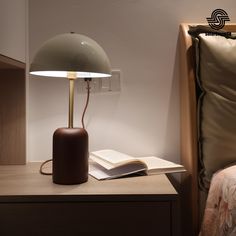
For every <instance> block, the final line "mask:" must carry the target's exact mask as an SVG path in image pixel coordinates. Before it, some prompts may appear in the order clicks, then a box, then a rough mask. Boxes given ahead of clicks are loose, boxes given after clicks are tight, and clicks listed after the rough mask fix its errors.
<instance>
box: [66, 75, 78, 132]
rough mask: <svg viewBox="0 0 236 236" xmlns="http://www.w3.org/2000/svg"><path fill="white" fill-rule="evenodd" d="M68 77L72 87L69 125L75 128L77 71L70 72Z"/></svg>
mask: <svg viewBox="0 0 236 236" xmlns="http://www.w3.org/2000/svg"><path fill="white" fill-rule="evenodd" d="M67 78H68V79H69V82H70V89H69V120H68V127H69V128H73V117H74V87H75V81H74V80H75V79H76V73H75V72H68V73H67Z"/></svg>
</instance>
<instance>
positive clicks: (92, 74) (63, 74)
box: [30, 71, 111, 78]
mask: <svg viewBox="0 0 236 236" xmlns="http://www.w3.org/2000/svg"><path fill="white" fill-rule="evenodd" d="M30 74H32V75H39V76H49V77H64V78H67V71H31V72H30ZM110 76H111V75H110V74H104V73H95V72H83V71H79V72H76V78H104V77H110Z"/></svg>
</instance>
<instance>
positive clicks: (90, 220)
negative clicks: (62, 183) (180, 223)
mask: <svg viewBox="0 0 236 236" xmlns="http://www.w3.org/2000/svg"><path fill="white" fill-rule="evenodd" d="M171 209H172V208H171V202H168V201H167V202H155V201H154V202H130V201H128V202H62V203H53V202H50V203H11V204H7V203H2V204H0V222H1V227H0V235H1V236H5V235H18V236H21V235H24V236H25V235H45V236H46V235H56V236H60V235H63V236H64V235H68V236H73V235H76V236H77V235H81V236H90V235H91V236H92V235H102V236H108V235H109V236H126V235H127V236H128V235H129V236H132V235H138V236H139V235H140V236H144V235H145V236H146V235H148V236H152V235H157V236H170V235H171ZM9 222H11V223H10V225H9Z"/></svg>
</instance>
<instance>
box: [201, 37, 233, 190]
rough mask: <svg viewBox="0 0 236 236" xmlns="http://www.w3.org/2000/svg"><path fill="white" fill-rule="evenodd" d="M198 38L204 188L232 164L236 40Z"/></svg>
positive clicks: (202, 180)
mask: <svg viewBox="0 0 236 236" xmlns="http://www.w3.org/2000/svg"><path fill="white" fill-rule="evenodd" d="M198 39H199V40H198V43H197V47H196V48H197V58H198V59H197V62H198V63H197V77H198V82H199V85H200V87H201V89H202V94H201V96H200V97H199V102H198V117H199V119H198V122H199V123H198V126H199V147H200V163H201V168H202V169H201V171H200V183H202V186H203V187H204V188H205V189H207V188H209V183H210V180H211V177H212V175H213V174H214V173H215V172H216V171H217V170H219V169H221V168H224V167H226V166H228V165H230V164H232V163H234V162H235V163H236V40H235V39H231V38H225V37H223V36H216V35H214V36H212V35H210V36H209V35H206V34H200V35H199V37H198Z"/></svg>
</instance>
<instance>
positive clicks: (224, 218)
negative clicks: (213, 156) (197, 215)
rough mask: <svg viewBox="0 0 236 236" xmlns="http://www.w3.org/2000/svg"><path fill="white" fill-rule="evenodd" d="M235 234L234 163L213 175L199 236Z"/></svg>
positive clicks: (235, 189)
mask: <svg viewBox="0 0 236 236" xmlns="http://www.w3.org/2000/svg"><path fill="white" fill-rule="evenodd" d="M235 235H236V165H234V166H231V167H228V168H225V169H223V170H220V171H218V172H216V173H215V174H214V175H213V178H212V181H211V185H210V189H209V194H208V198H207V202H206V208H205V212H204V218H203V222H202V227H201V232H200V234H199V236H235Z"/></svg>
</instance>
